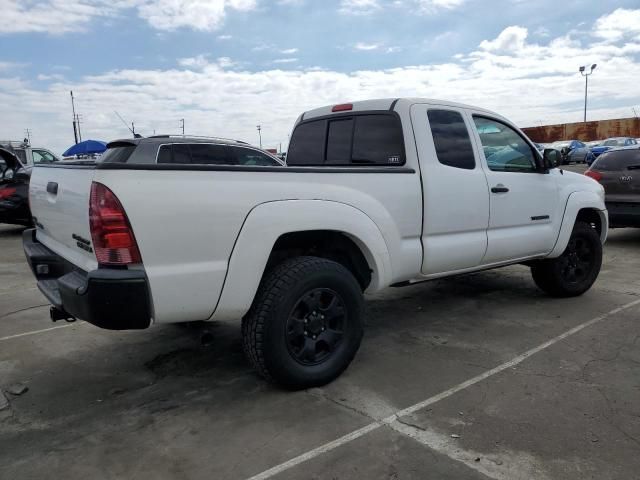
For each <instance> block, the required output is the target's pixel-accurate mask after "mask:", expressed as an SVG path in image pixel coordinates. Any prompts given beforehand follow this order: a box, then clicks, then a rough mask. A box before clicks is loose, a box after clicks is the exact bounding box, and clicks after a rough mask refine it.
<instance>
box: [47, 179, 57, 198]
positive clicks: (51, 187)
mask: <svg viewBox="0 0 640 480" xmlns="http://www.w3.org/2000/svg"><path fill="white" fill-rule="evenodd" d="M47 192H49V193H50V194H52V195H57V194H58V184H57V183H56V182H49V183H47Z"/></svg>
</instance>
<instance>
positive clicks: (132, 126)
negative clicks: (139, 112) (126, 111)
mask: <svg viewBox="0 0 640 480" xmlns="http://www.w3.org/2000/svg"><path fill="white" fill-rule="evenodd" d="M131 133H133V138H136V126H135V125H134V124H133V122H131Z"/></svg>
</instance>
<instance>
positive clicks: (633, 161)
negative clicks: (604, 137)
mask: <svg viewBox="0 0 640 480" xmlns="http://www.w3.org/2000/svg"><path fill="white" fill-rule="evenodd" d="M591 168H592V169H593V170H600V171H603V172H612V171H621V170H640V148H638V149H636V148H634V149H630V150H614V151H612V152H605V153H603V154H602V155H600V156H599V157H598V158H597V159H596V160H595V161H594V162H593V165H591Z"/></svg>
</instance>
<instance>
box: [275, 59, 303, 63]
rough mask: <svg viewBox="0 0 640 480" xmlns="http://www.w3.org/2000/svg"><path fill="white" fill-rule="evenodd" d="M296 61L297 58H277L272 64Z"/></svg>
mask: <svg viewBox="0 0 640 480" xmlns="http://www.w3.org/2000/svg"><path fill="white" fill-rule="evenodd" d="M297 61H298V59H297V58H278V59H276V60H274V61H273V63H295V62H297Z"/></svg>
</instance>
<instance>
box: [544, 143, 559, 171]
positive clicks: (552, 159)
mask: <svg viewBox="0 0 640 480" xmlns="http://www.w3.org/2000/svg"><path fill="white" fill-rule="evenodd" d="M542 165H543V167H544V169H545V170H551V169H552V168H557V167H559V166H560V165H562V156H561V155H560V152H559V151H558V150H556V149H555V148H545V149H544V152H543V154H542Z"/></svg>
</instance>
